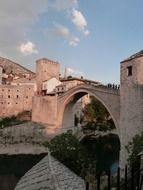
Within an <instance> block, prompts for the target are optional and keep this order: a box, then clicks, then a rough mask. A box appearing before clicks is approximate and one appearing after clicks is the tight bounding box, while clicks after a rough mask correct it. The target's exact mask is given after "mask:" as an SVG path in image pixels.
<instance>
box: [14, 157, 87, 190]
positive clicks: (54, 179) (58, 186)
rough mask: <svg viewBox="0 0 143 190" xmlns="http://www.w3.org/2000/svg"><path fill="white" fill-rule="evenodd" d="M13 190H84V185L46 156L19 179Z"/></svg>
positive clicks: (74, 175)
mask: <svg viewBox="0 0 143 190" xmlns="http://www.w3.org/2000/svg"><path fill="white" fill-rule="evenodd" d="M15 190H85V184H84V181H83V180H82V179H81V178H80V177H78V176H77V175H76V174H74V173H73V172H72V171H70V170H69V169H68V168H67V167H65V166H64V165H63V164H61V163H60V162H59V161H57V160H56V159H55V158H53V157H52V156H50V154H48V155H47V156H46V157H45V158H44V159H42V160H41V161H40V162H39V163H38V164H36V165H35V166H34V167H33V168H32V169H31V170H29V171H28V172H27V173H26V174H25V175H24V176H23V177H22V178H21V180H20V181H19V182H18V184H17V186H16V188H15Z"/></svg>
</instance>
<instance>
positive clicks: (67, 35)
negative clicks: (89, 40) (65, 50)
mask: <svg viewBox="0 0 143 190" xmlns="http://www.w3.org/2000/svg"><path fill="white" fill-rule="evenodd" d="M56 33H57V34H58V35H59V36H62V37H63V38H64V40H66V41H67V42H68V44H69V45H70V46H73V47H75V46H77V45H78V43H79V41H80V40H79V38H78V37H76V36H74V35H73V34H72V33H71V32H70V30H69V29H68V28H67V27H65V26H63V25H61V24H57V25H56Z"/></svg>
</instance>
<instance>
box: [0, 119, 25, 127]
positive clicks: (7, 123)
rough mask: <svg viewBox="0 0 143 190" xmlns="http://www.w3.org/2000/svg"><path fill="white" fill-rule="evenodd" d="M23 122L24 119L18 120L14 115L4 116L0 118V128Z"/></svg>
mask: <svg viewBox="0 0 143 190" xmlns="http://www.w3.org/2000/svg"><path fill="white" fill-rule="evenodd" d="M23 122H24V121H20V120H18V119H17V117H16V116H11V117H4V118H2V119H1V120H0V129H3V128H5V127H9V126H12V125H17V124H21V123H23Z"/></svg>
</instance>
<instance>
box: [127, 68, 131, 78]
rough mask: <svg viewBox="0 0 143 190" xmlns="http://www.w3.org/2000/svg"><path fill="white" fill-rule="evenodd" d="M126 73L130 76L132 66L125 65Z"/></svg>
mask: <svg viewBox="0 0 143 190" xmlns="http://www.w3.org/2000/svg"><path fill="white" fill-rule="evenodd" d="M127 75H128V76H132V66H128V67H127Z"/></svg>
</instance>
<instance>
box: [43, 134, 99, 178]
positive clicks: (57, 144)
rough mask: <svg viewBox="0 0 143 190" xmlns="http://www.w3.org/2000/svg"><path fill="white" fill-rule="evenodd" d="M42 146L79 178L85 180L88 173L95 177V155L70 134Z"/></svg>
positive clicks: (59, 136)
mask: <svg viewBox="0 0 143 190" xmlns="http://www.w3.org/2000/svg"><path fill="white" fill-rule="evenodd" d="M44 145H45V146H48V147H49V149H50V151H51V154H52V155H53V156H54V157H55V158H57V159H58V160H59V161H61V162H62V163H63V164H65V165H66V166H67V167H69V168H70V169H71V170H73V171H74V172H75V173H76V174H78V175H79V176H81V177H83V178H87V177H88V175H89V173H90V174H91V173H93V174H94V176H95V171H96V159H95V154H94V153H93V151H91V149H89V147H88V148H87V147H86V146H83V144H82V143H80V141H79V140H78V139H77V138H76V136H74V135H72V134H71V133H63V134H61V135H58V136H56V137H55V138H53V139H52V140H51V141H50V142H48V143H44Z"/></svg>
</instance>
